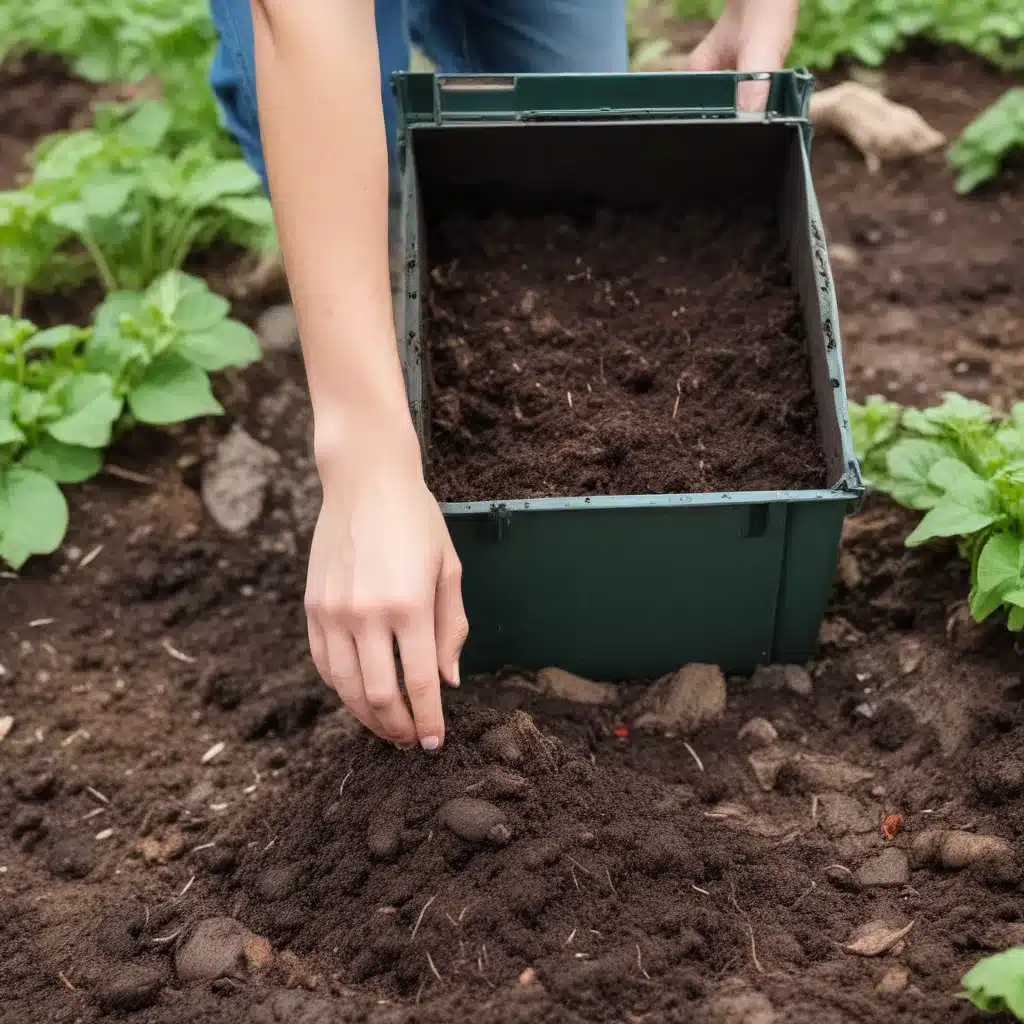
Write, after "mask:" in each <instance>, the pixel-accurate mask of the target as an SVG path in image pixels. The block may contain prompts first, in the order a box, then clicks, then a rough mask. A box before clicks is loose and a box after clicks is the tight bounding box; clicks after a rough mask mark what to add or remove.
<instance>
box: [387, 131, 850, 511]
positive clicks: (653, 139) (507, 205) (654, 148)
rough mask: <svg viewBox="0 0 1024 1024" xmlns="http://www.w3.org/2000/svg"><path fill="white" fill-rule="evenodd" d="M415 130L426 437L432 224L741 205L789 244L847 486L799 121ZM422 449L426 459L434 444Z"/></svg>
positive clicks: (417, 383)
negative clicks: (762, 216) (426, 308)
mask: <svg viewBox="0 0 1024 1024" xmlns="http://www.w3.org/2000/svg"><path fill="white" fill-rule="evenodd" d="M409 134H410V142H409V145H410V154H411V159H410V160H407V166H406V179H405V187H406V190H407V193H408V195H407V200H408V204H407V216H408V217H409V218H411V221H407V223H406V226H405V227H406V231H407V236H408V235H411V236H412V237H413V238H415V240H416V242H417V243H418V248H417V249H415V250H413V249H410V248H407V254H408V253H410V252H413V251H414V252H415V253H416V255H417V264H418V272H419V274H420V283H419V287H418V289H417V288H410V296H409V298H410V300H411V301H410V302H409V304H408V306H407V308H406V311H405V315H406V317H407V319H406V323H405V327H406V328H407V330H406V331H405V332H404V346H405V348H406V351H405V353H404V355H405V362H406V370H407V376H408V378H409V379H408V385H409V391H410V399H411V401H412V404H413V408H414V411H415V412H416V417H417V423H418V426H419V428H420V430H421V433H422V434H423V436H424V439H425V440H426V441H429V438H428V437H427V431H428V429H429V416H428V415H427V414H426V409H425V407H424V402H425V400H426V388H425V387H424V386H423V383H422V380H421V375H420V360H421V359H427V358H428V357H429V354H428V346H427V345H426V343H425V342H424V341H423V340H422V339H421V338H420V336H419V324H418V322H417V321H418V316H419V301H418V297H419V294H422V293H423V292H424V290H425V288H426V281H425V275H426V274H427V272H428V270H429V267H430V265H431V253H430V241H429V239H430V225H431V224H432V223H435V222H436V221H437V220H438V219H439V218H441V217H443V216H445V215H448V214H451V213H453V212H456V211H472V212H476V213H490V212H498V211H502V212H510V213H516V212H521V213H531V214H535V213H543V212H560V213H566V212H572V211H574V210H577V209H586V208H587V207H592V206H594V205H597V204H600V205H607V206H612V207H616V208H620V209H622V208H641V209H642V208H651V209H657V208H658V207H662V208H663V207H665V206H666V205H672V206H675V207H677V208H679V207H682V208H684V209H685V208H687V207H690V208H700V207H703V208H707V207H709V206H721V205H722V204H724V203H728V204H733V203H735V202H736V201H737V200H738V199H739V200H742V202H744V203H750V204H757V205H761V206H764V205H768V206H770V207H772V208H773V209H774V210H775V213H776V221H777V223H778V225H779V231H780V233H781V235H782V236H783V238H784V239H785V241H786V242H787V246H788V251H789V263H790V267H791V271H792V273H793V275H794V280H795V283H796V284H797V287H798V289H799V291H800V295H801V305H802V308H803V312H804V319H805V326H806V334H807V339H808V349H809V351H808V356H809V359H810V362H811V372H812V381H813V385H814V389H815V397H816V400H817V405H818V423H819V434H820V440H821V442H822V448H823V451H824V454H825V459H826V471H827V480H828V485H829V487H831V488H837V487H840V486H842V484H843V482H844V480H846V479H847V477H848V474H849V473H850V471H851V466H850V464H849V458H850V453H849V451H848V450H847V451H845V452H844V446H843V439H842V434H841V431H840V424H842V423H845V421H846V408H845V398H844V396H843V394H842V382H841V373H839V372H837V370H838V366H839V363H838V357H839V350H838V326H837V325H836V323H835V315H834V303H833V297H832V295H831V292H830V276H829V274H828V263H827V256H826V254H825V248H824V238H823V234H822V229H821V225H820V218H819V216H818V213H817V204H816V202H815V201H814V197H813V190H812V188H811V186H810V174H809V166H808V160H807V155H806V151H805V148H804V144H803V141H802V133H801V128H800V125H799V124H798V123H793V122H787V123H775V124H772V123H764V122H761V121H758V122H737V121H697V122H674V123H673V122H635V121H634V122H599V123H592V122H582V123H581V122H569V123H565V122H542V123H526V124H523V123H514V124H501V125H493V124H492V125H479V124H477V125H443V126H435V125H417V126H415V127H413V128H412V129H411V130H410V133H409ZM408 240H409V239H408V237H407V244H408ZM830 361H831V363H832V365H831V366H830V365H829V363H830ZM425 450H426V451H427V452H429V450H430V449H429V443H427V444H425ZM804 493H808V494H809V493H820V492H804ZM787 496H788V495H787ZM501 497H502V496H501V495H493V496H492V498H493V500H499V499H501Z"/></svg>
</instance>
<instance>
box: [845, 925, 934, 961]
mask: <svg viewBox="0 0 1024 1024" xmlns="http://www.w3.org/2000/svg"><path fill="white" fill-rule="evenodd" d="M915 924H916V922H915V921H911V922H910V924H908V925H904V926H903V927H902V928H899V927H897V926H895V925H892V924H890V923H889V922H888V921H868V923H867V924H863V925H861V926H860V927H859V928H858V929H857V930H856V931H854V933H853V934H852V935H851V936H850V938H849V940H848V941H847V943H846V945H845V946H843V949H845V950H846V952H847V953H856V954H857V955H858V956H881V955H882V954H883V953H888V952H889V950H890V949H892V948H893V947H894V946H895V945H896V944H897V943H899V942H901V941H902V940H903V939H905V938H906V937H907V936H908V935H909V934H910V931H911V929H912V928H913V927H914V925H915Z"/></svg>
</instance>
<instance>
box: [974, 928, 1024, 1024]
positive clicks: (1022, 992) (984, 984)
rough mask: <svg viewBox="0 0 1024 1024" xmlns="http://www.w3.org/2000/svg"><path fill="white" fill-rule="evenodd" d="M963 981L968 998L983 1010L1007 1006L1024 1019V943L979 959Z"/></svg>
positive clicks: (999, 1008)
mask: <svg viewBox="0 0 1024 1024" xmlns="http://www.w3.org/2000/svg"><path fill="white" fill-rule="evenodd" d="M961 984H962V985H963V986H964V988H965V989H966V992H967V998H968V999H970V1001H971V1002H972V1003H974V1005H975V1006H977V1007H978V1008H979V1009H982V1010H991V1011H997V1010H1003V1009H1007V1010H1010V1011H1011V1012H1012V1013H1014V1014H1015V1015H1016V1016H1017V1018H1018V1019H1019V1020H1024V946H1015V947H1013V948H1012V949H1008V950H1006V951H1005V952H1003V953H997V954H996V955H995V956H989V957H986V958H985V959H984V960H981V961H979V962H978V963H977V964H975V966H974V967H973V968H972V969H971V970H970V971H968V972H967V974H965V975H964V977H963V979H962V980H961Z"/></svg>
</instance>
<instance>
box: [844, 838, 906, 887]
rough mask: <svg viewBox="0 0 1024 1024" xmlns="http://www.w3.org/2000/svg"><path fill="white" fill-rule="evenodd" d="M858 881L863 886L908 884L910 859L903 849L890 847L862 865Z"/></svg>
mask: <svg viewBox="0 0 1024 1024" xmlns="http://www.w3.org/2000/svg"><path fill="white" fill-rule="evenodd" d="M857 881H858V882H860V884H861V885H863V886H878V887H889V888H891V887H894V886H898V885H906V884H907V883H908V882H909V881H910V861H909V859H908V858H907V855H906V854H905V853H904V852H903V851H902V850H898V849H896V848H895V847H890V848H889V849H888V850H883V851H882V852H881V853H880V854H878V856H876V857H872V858H871V859H870V860H866V861H865V862H864V863H863V864H862V865H861V866H860V868H859V870H858V871H857Z"/></svg>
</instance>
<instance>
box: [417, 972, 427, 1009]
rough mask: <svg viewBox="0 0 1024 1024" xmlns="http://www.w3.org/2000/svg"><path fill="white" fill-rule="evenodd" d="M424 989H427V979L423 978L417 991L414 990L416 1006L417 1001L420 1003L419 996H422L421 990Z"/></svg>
mask: <svg viewBox="0 0 1024 1024" xmlns="http://www.w3.org/2000/svg"><path fill="white" fill-rule="evenodd" d="M426 987H427V979H426V978H424V979H423V980H422V981H421V982H420V987H419V988H418V989H416V1003H417V1005H418V1004H419V1001H420V996H421V995H423V990H424V989H425V988H426Z"/></svg>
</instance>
